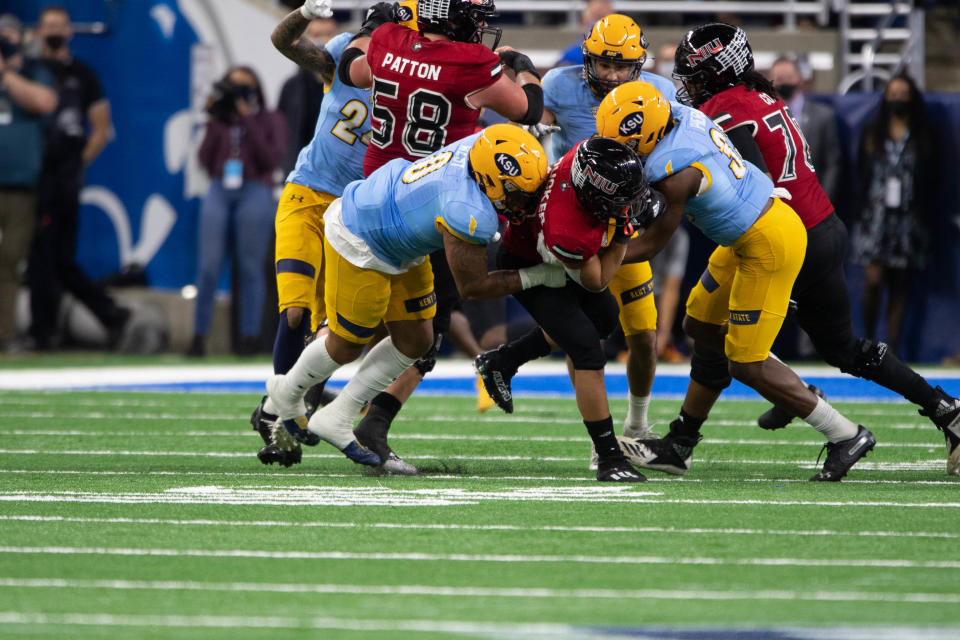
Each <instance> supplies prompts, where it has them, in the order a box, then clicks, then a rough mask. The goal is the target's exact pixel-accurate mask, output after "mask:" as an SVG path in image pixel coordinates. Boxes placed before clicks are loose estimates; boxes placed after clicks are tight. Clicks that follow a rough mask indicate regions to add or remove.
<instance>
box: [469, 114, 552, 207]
mask: <svg viewBox="0 0 960 640" xmlns="http://www.w3.org/2000/svg"><path fill="white" fill-rule="evenodd" d="M470 171H471V173H472V174H473V177H474V179H475V180H476V181H477V183H478V184H479V185H480V190H481V191H483V193H484V194H485V195H486V196H487V198H489V199H490V202H492V203H493V206H494V208H495V209H496V210H497V213H500V214H502V215H505V216H507V218H508V219H509V220H510V222H519V221H521V220H522V219H523V218H525V217H527V216H530V215H533V214H534V212H535V210H536V206H537V200H538V199H539V196H540V187H541V185H543V181H544V180H546V178H547V153H546V151H544V150H543V146H542V145H541V144H540V143H539V142H537V139H536V138H534V137H533V136H532V135H531V134H530V133H528V132H527V131H524V130H523V129H521V128H520V127H518V126H516V125H512V124H495V125H493V126H490V127H487V128H486V129H484V130H483V131H482V132H481V134H480V137H479V138H477V141H476V142H474V143H473V148H471V149H470Z"/></svg>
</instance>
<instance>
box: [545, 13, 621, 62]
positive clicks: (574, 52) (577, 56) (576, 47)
mask: <svg viewBox="0 0 960 640" xmlns="http://www.w3.org/2000/svg"><path fill="white" fill-rule="evenodd" d="M611 13H613V2H611V1H610V0H589V2H587V6H585V7H584V8H583V11H581V12H580V30H581V31H582V32H583V33H581V34H580V39H579V40H577V41H576V42H575V43H573V44H571V45H570V46H569V47H567V48H566V49H564V50H563V54H562V55H561V56H560V59H559V60H557V63H556V64H555V65H553V66H555V67H562V66H565V65H568V64H577V65H579V64H583V51H581V50H580V47H582V46H583V40H584V38H586V37H587V34H588V33H590V30H591V29H592V28H593V25H595V24H596V23H597V20H600V19H601V18H606V17H607V16H608V15H610V14H611Z"/></svg>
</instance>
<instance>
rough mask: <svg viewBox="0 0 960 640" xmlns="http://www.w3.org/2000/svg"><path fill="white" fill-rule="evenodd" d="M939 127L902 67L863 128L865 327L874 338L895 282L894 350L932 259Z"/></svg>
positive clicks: (859, 246)
mask: <svg viewBox="0 0 960 640" xmlns="http://www.w3.org/2000/svg"><path fill="white" fill-rule="evenodd" d="M936 158H937V156H936V150H935V139H934V134H933V132H932V131H931V129H930V125H929V123H928V121H927V108H926V105H925V104H924V101H923V96H922V95H921V94H920V90H919V89H918V88H917V85H916V83H915V82H914V81H913V79H912V78H911V77H910V76H908V75H906V74H901V75H898V76H896V77H894V78H892V79H891V80H890V81H889V82H887V85H886V87H885V88H884V90H883V100H882V102H881V104H880V111H879V113H878V114H877V115H876V117H874V118H873V119H872V120H871V121H870V122H868V123H867V124H866V126H865V127H864V129H863V133H862V134H861V136H860V149H859V157H858V166H859V172H860V188H861V198H860V202H861V203H862V204H863V208H862V210H861V215H860V219H859V221H858V223H857V226H856V228H855V231H854V237H853V257H854V260H855V261H856V262H858V263H860V264H862V265H863V266H864V288H863V295H862V297H861V299H860V302H861V306H862V311H863V322H864V325H865V326H864V329H865V335H866V337H867V338H869V339H871V340H874V339H876V334H877V320H878V318H879V315H880V302H881V300H882V298H883V290H884V289H885V288H886V289H887V309H886V316H887V344H888V345H889V346H890V349H891V350H893V352H894V353H896V352H897V350H898V346H899V343H900V332H901V329H902V325H903V317H904V314H905V312H906V302H907V297H908V295H909V287H910V280H911V278H912V277H913V274H914V272H916V271H919V270H922V269H923V268H924V267H926V258H927V249H928V246H929V235H930V229H929V211H930V206H931V203H932V199H933V196H934V191H935V188H936V182H937V179H936V176H937V171H938V168H937V162H936Z"/></svg>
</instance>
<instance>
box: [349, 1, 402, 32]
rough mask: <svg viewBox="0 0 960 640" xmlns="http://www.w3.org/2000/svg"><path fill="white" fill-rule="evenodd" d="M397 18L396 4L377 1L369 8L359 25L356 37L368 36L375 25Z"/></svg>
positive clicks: (393, 20)
mask: <svg viewBox="0 0 960 640" xmlns="http://www.w3.org/2000/svg"><path fill="white" fill-rule="evenodd" d="M396 18H397V5H396V4H394V3H392V2H378V3H377V4H375V5H373V6H372V7H370V8H369V9H367V15H366V16H365V17H364V19H363V24H362V25H360V31H358V32H357V37H361V36H369V35H370V34H371V33H373V32H374V30H376V28H377V27H379V26H380V25H382V24H384V23H386V22H395V21H396Z"/></svg>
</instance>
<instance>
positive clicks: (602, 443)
mask: <svg viewBox="0 0 960 640" xmlns="http://www.w3.org/2000/svg"><path fill="white" fill-rule="evenodd" d="M583 424H584V425H586V427H587V433H589V434H590V439H591V440H593V446H594V448H595V449H596V451H597V456H599V458H600V460H601V461H604V460H609V459H611V458H621V457H623V452H621V451H620V445H619V444H618V443H617V437H616V436H615V435H613V418H611V417H610V416H607V417H606V418H604V419H603V420H595V421H593V422H591V421H589V420H584V421H583Z"/></svg>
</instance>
